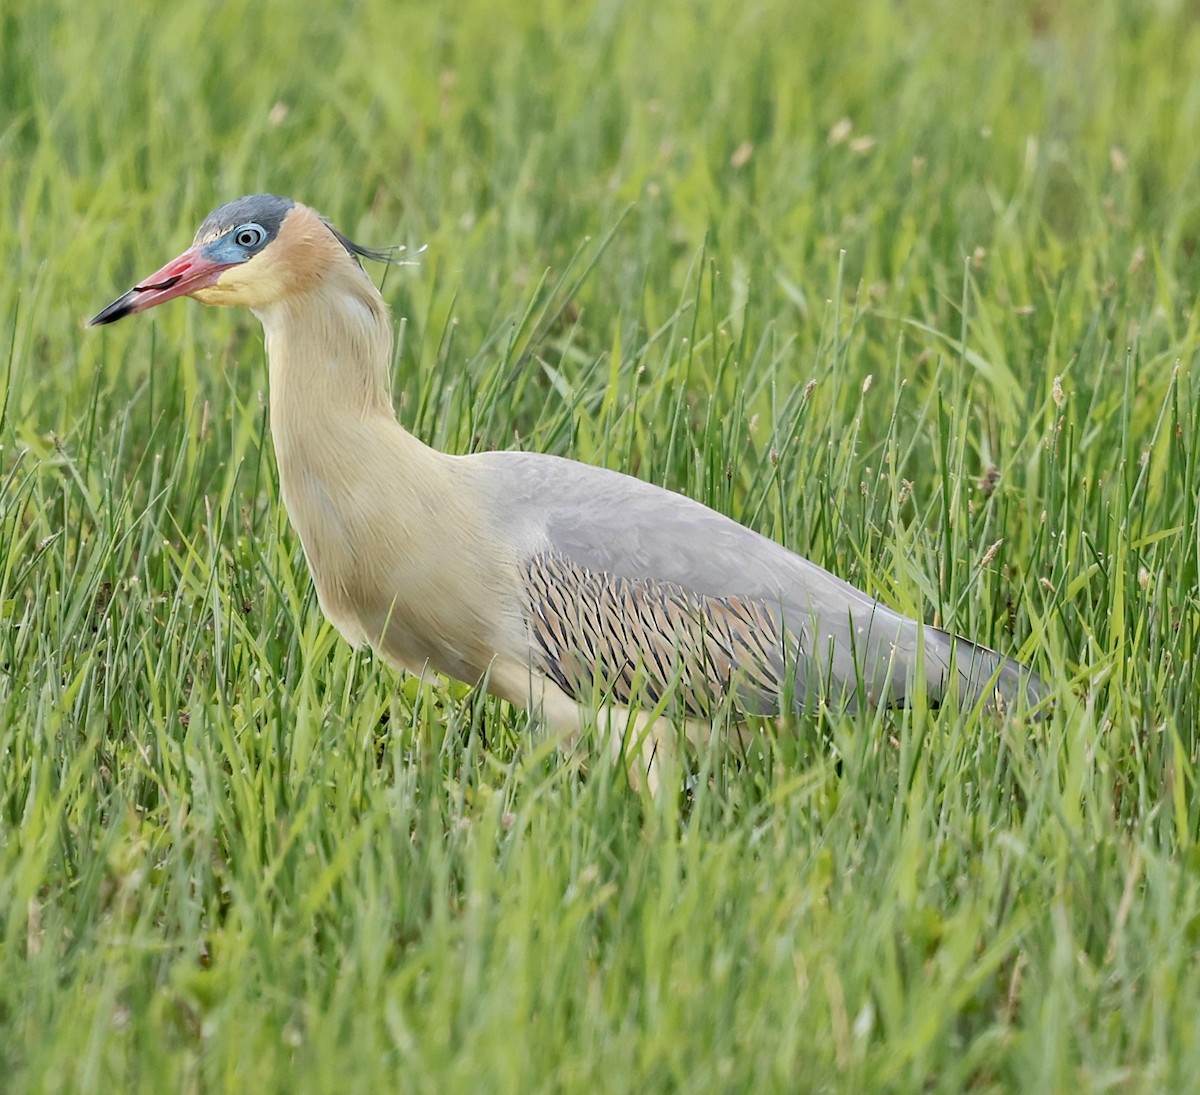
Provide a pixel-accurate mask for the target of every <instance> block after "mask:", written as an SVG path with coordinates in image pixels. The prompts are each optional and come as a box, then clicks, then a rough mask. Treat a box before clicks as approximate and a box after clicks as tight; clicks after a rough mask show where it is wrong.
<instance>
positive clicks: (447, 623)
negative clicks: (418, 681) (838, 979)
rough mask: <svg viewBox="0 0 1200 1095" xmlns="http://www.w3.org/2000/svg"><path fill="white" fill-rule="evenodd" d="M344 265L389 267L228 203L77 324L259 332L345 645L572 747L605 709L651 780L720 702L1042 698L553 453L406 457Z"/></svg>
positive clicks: (786, 555)
mask: <svg viewBox="0 0 1200 1095" xmlns="http://www.w3.org/2000/svg"><path fill="white" fill-rule="evenodd" d="M360 256H361V257H368V258H384V257H385V256H382V255H378V254H376V253H375V252H372V251H370V250H368V249H366V248H364V247H360V246H358V245H357V244H355V243H352V242H351V241H350V240H348V239H347V238H346V237H345V236H343V235H341V234H340V233H339V232H337V231H336V230H335V229H334V228H333V227H332V226H331V225H330V224H329V223H328V222H327V221H326V220H324V219H323V218H322V217H320V216H318V215H317V214H316V213H315V212H314V211H313V210H311V209H309V208H307V207H306V206H303V205H301V204H299V203H297V202H293V201H290V200H288V199H286V198H280V197H275V196H273V195H267V194H258V195H254V196H252V197H246V198H240V199H238V200H237V201H233V202H229V203H228V204H226V205H223V206H221V207H220V208H219V209H217V210H216V211H215V212H213V213H212V214H211V215H210V216H209V217H208V219H207V220H206V221H205V222H204V223H203V224H202V225H201V226H200V230H199V232H198V233H197V235H196V239H195V242H194V243H193V245H192V247H190V248H189V249H188V250H187V251H185V252H184V253H183V254H182V255H180V256H179V258H177V259H175V260H174V261H173V262H169V263H168V264H167V265H166V266H164V267H163V268H162V269H161V270H159V271H158V272H157V273H155V274H152V275H151V276H150V277H149V278H148V279H147V280H146V281H144V282H142V283H141V284H139V285H137V286H135V287H134V288H133V289H131V290H130V291H129V292H128V293H126V294H125V295H124V296H122V297H121V298H119V299H118V300H116V301H114V302H113V303H112V304H110V305H109V306H108V307H107V308H105V309H104V311H102V312H101V313H100V314H99V315H97V316H96V317H95V318H94V319H93V320H92V321H91V323H92V324H93V325H95V324H103V323H111V322H113V321H114V320H117V319H120V318H121V317H122V316H126V315H130V314H132V313H134V312H141V311H144V310H145V309H147V308H152V307H154V306H155V305H158V304H162V303H163V302H164V301H168V300H171V299H172V298H174V297H179V296H191V297H195V299H197V300H199V301H200V302H201V303H203V304H230V305H242V306H244V307H247V308H250V309H251V310H252V311H253V312H254V314H255V315H256V316H257V317H258V318H259V320H260V321H261V322H262V325H263V328H264V329H265V331H266V343H267V358H268V361H269V365H270V402H271V433H272V436H273V438H274V445H275V453H276V457H277V460H278V466H279V483H280V489H281V491H282V494H283V501H284V505H285V506H286V507H287V512H288V515H289V517H290V518H291V522H292V524H293V525H294V526H295V529H296V531H297V532H298V533H299V534H300V540H301V542H302V543H303V545H304V552H305V555H306V556H307V559H308V565H309V569H310V570H311V572H312V577H313V581H314V583H315V584H316V588H317V595H318V597H319V600H320V603H321V607H322V609H323V610H324V611H325V614H326V615H327V616H328V617H329V619H330V620H332V621H333V623H334V624H335V625H336V626H337V628H338V630H339V631H341V633H342V634H343V635H344V636H345V637H346V638H347V639H349V640H350V641H351V642H354V643H361V642H367V643H369V644H370V645H371V646H373V647H374V648H375V649H376V650H378V651H379V652H380V653H381V654H383V656H384V657H386V658H387V659H388V660H389V661H391V662H393V663H394V664H396V665H398V666H402V667H404V668H406V669H410V670H414V671H417V672H420V671H422V670H423V668H424V667H425V666H432V667H433V668H435V669H437V670H439V671H441V672H442V673H446V674H449V675H450V676H453V677H457V678H459V679H460V680H463V681H467V682H470V683H477V682H481V681H482V682H483V683H484V684H485V685H486V687H487V688H488V690H489V691H491V692H493V693H495V694H496V695H499V696H502V697H503V698H504V699H506V700H509V701H510V702H512V703H514V704H517V705H519V706H530V705H532V706H533V707H534V708H535V709H537V710H538V711H540V713H541V715H542V717H543V719H544V720H545V722H546V723H547V724H549V725H550V726H551V727H553V728H555V729H559V730H563V731H566V732H568V733H570V734H574V733H576V732H578V731H579V730H580V729H581V728H582V727H584V726H586V725H589V724H595V721H596V720H597V718H598V714H599V713H600V712H605V713H606V714H607V717H608V720H609V721H608V726H609V731H610V733H611V734H612V735H613V737H612V741H613V745H614V749H617V748H621V747H624V745H623V737H622V736H623V735H631V734H635V733H636V735H637V736H638V739H639V742H640V744H639V745H638V746H637V747H636V748H637V752H636V753H633V754H631V759H632V756H636V755H638V753H640V756H641V760H642V762H643V763H646V762H647V761H648V760H649V759H650V758H651V756H652V750H653V748H654V745H655V744H656V742H659V740H660V739H661V737H662V735H663V733H664V732H665V731H666V730H668V729H673V724H672V720H673V719H682V720H683V722H684V724H685V725H686V726H687V727H688V729H689V730H690V731H691V732H692V733H695V732H696V731H697V730H698V728H699V726H700V725H702V724H703V723H704V722H705V721H706V720H709V719H710V718H711V716H712V715H713V714H714V712H716V711H717V710H718V708H721V707H722V705H724V707H725V708H726V709H728V710H732V712H733V713H734V714H735V715H736V714H738V713H743V714H778V713H781V712H782V711H783V710H785V709H786V708H787V707H789V706H790V707H791V708H792V709H793V710H797V711H799V710H810V709H814V708H815V707H816V706H817V705H818V704H819V703H822V702H829V703H832V704H834V705H843V706H854V705H855V704H856V703H857V702H858V701H859V699H860V698H865V699H866V700H867V701H868V702H869V703H872V704H876V705H878V704H889V705H897V704H903V703H904V702H905V699H906V697H907V696H909V695H910V693H911V691H912V690H913V689H914V688H921V689H924V690H925V693H926V696H927V699H928V702H929V703H930V705H931V706H936V705H938V704H940V703H942V702H944V701H948V700H949V698H950V697H953V698H954V699H955V700H956V702H957V703H958V704H959V705H962V706H964V707H965V706H967V705H974V704H976V703H980V702H982V703H983V704H984V705H986V706H991V707H999V708H1001V709H1003V708H1005V707H1007V706H1009V705H1020V706H1025V705H1036V704H1038V703H1040V702H1041V701H1042V700H1043V699H1045V698H1046V696H1047V694H1048V690H1047V688H1046V686H1045V685H1044V684H1043V683H1042V682H1041V681H1040V680H1039V679H1038V678H1037V677H1036V676H1035V675H1034V674H1033V673H1032V672H1030V671H1029V670H1028V669H1027V668H1026V667H1024V666H1023V665H1021V664H1020V663H1018V662H1016V661H1013V660H1012V659H1010V658H1006V657H1004V656H1003V655H1000V654H997V653H995V652H993V651H991V650H987V649H985V648H983V647H980V646H977V645H975V644H973V643H971V642H969V641H967V640H966V639H962V638H958V637H956V636H953V635H950V634H948V633H946V632H943V631H940V630H938V629H936V628H934V627H929V626H925V625H922V624H920V623H918V622H917V621H915V620H911V619H908V618H906V617H904V616H902V615H900V614H898V613H896V612H894V611H893V610H892V609H890V608H888V607H886V606H885V605H883V604H881V603H880V602H879V601H877V600H875V599H874V598H873V597H869V596H867V595H866V594H865V593H862V592H860V591H859V590H857V589H855V588H854V587H853V586H851V585H848V584H847V583H846V582H844V581H842V580H841V579H840V578H837V577H834V575H832V574H830V573H828V572H827V571H825V570H823V569H822V568H821V567H819V566H817V565H816V564H814V563H811V562H809V561H808V560H806V559H803V558H801V557H800V556H798V555H795V554H793V553H792V552H790V551H788V550H786V549H785V548H783V547H781V546H780V545H779V544H777V543H775V542H774V541H772V540H768V539H766V538H765V537H763V536H760V535H759V534H758V533H756V532H752V531H750V530H749V529H747V528H744V527H743V526H741V525H739V524H737V523H736V522H734V521H732V520H730V519H729V518H727V517H724V516H722V515H721V514H719V513H716V512H714V511H713V510H711V509H708V508H707V507H705V506H703V505H701V504H700V503H698V502H694V501H692V500H691V499H688V498H685V497H683V496H682V495H679V494H675V493H673V492H671V491H668V490H664V489H662V488H660V487H656V486H653V485H651V484H650V483H646V482H643V481H641V480H639V479H634V478H632V477H630V476H628V475H622V474H619V473H617V472H613V471H607V470H605V469H602V468H597V467H591V466H589V465H586V464H581V463H577V462H575V461H572V460H565V459H562V458H560V457H556V456H546V455H539V454H535V453H524V452H487V453H477V454H474V455H470V456H450V455H447V454H445V453H441V452H438V451H436V450H434V449H432V448H429V447H428V446H427V445H424V444H422V443H421V442H420V441H418V440H417V439H416V438H415V437H413V436H412V435H411V434H409V433H408V432H407V431H406V430H404V429H403V428H402V427H401V426H400V424H399V423H398V422H397V421H396V416H395V414H394V412H393V409H392V402H391V394H390V391H389V362H390V360H391V348H392V329H391V324H390V320H389V316H388V311H387V308H386V306H385V305H384V302H383V299H382V297H381V296H380V295H379V292H378V291H377V290H376V288H375V286H374V284H372V282H371V280H370V278H368V277H367V275H366V274H365V273H364V272H363V269H362V267H361V266H360V264H359V261H358V260H359V257H360ZM626 744H627V743H626Z"/></svg>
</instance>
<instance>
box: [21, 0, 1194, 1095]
mask: <svg viewBox="0 0 1200 1095" xmlns="http://www.w3.org/2000/svg"><path fill="white" fill-rule="evenodd" d="M1198 62H1200V20H1198V19H1197V13H1196V11H1195V9H1194V5H1189V4H1186V3H1167V2H1160V3H1134V2H1132V0H1109V2H1105V3H1099V4H1096V3H1088V4H1084V3H1076V2H1072V0H1067V2H1064V3H1056V4H1046V3H1016V2H1005V3H996V4H989V5H962V4H953V3H947V2H944V0H915V2H911V3H904V4H896V3H889V2H884V0H855V2H853V3H850V4H846V5H829V4H815V3H808V2H804V3H790V2H784V0H760V2H756V3H751V4H726V3H720V4H703V3H686V2H681V0H669V2H665V3H660V4H656V5H637V4H632V3H627V2H614V3H595V4H567V3H556V2H553V0H546V2H544V3H519V2H515V0H513V2H507V3H500V4H495V3H489V4H484V3H480V2H478V0H466V2H464V3H461V4H457V5H453V6H445V7H444V8H441V9H439V8H435V7H434V6H431V5H417V4H403V3H390V2H386V0H362V2H359V3H342V4H325V5H319V4H296V3H291V4H284V3H279V2H268V3H263V4H259V5H254V6H253V7H252V8H247V7H246V6H243V5H221V4H211V5H208V4H177V5H172V6H170V7H163V6H161V5H159V6H155V5H149V4H139V3H133V4H125V5H121V6H117V5H111V4H90V5H85V4H80V3H43V2H39V3H36V4H35V3H31V2H28V0H14V2H10V3H9V4H7V5H6V6H5V8H4V10H3V12H2V13H0V210H2V215H0V256H3V259H4V269H5V275H6V276H5V277H4V278H3V280H0V336H2V337H0V345H2V346H3V347H4V353H3V355H2V356H0V362H3V363H4V369H3V375H2V377H0V380H2V382H3V397H2V399H0V474H2V475H3V477H4V493H3V498H2V501H0V610H2V612H3V634H2V636H0V659H2V662H3V673H2V675H0V700H2V704H3V706H2V709H0V811H2V813H0V1074H2V1075H4V1076H5V1077H6V1079H5V1080H4V1087H5V1089H6V1090H12V1091H25V1090H28V1091H109V1090H114V1089H128V1090H163V1089H178V1090H187V1091H209V1090H250V1089H253V1090H288V1091H299V1090H313V1091H322V1090H328V1091H345V1090H372V1089H392V1090H395V1089H400V1090H410V1089H411V1090H431V1091H452V1090H479V1089H481V1088H482V1089H486V1090H497V1091H501V1090H523V1091H525V1090H530V1089H534V1090H543V1089H544V1090H562V1089H565V1090H588V1091H598V1090H613V1091H626V1090H674V1089H683V1090H710V1089H713V1090H748V1089H751V1088H753V1089H755V1090H759V1089H764V1090H765V1089H771V1090H804V1089H810V1088H811V1089H816V1088H826V1089H829V1088H834V1089H837V1088H842V1089H847V1090H863V1089H880V1090H912V1089H915V1088H924V1089H930V1090H947V1091H959V1090H964V1089H969V1090H978V1091H983V1090H1011V1089H1014V1088H1017V1089H1022V1090H1061V1089H1063V1088H1064V1087H1066V1086H1068V1085H1071V1086H1076V1087H1079V1088H1081V1089H1083V1090H1103V1089H1108V1088H1114V1087H1115V1088H1119V1089H1123V1090H1155V1091H1161V1090H1171V1089H1174V1090H1187V1089H1188V1088H1189V1086H1190V1083H1191V1081H1192V1080H1193V1079H1194V1075H1195V1072H1196V1068H1197V1064H1198V1063H1200V1062H1198V1060H1197V1058H1198V1055H1200V1047H1198V1045H1197V1042H1196V1039H1195V1031H1194V1015H1195V1014H1196V1009H1197V1005H1200V988H1198V985H1197V980H1196V976H1195V973H1194V968H1195V960H1196V953H1195V949H1196V925H1197V924H1200V881H1198V876H1197V874H1196V867H1197V860H1196V854H1195V850H1194V843H1195V839H1196V836H1197V834H1198V833H1200V817H1198V815H1200V807H1197V805H1196V803H1195V793H1194V792H1195V765H1196V748H1197V747H1196V734H1195V725H1196V719H1197V715H1198V706H1200V705H1198V702H1197V700H1198V697H1197V681H1196V677H1195V669H1194V663H1195V658H1196V654H1197V634H1198V631H1200V604H1198V600H1197V587H1198V584H1200V581H1198V575H1200V566H1198V558H1200V521H1198V519H1197V496H1198V495H1200V471H1198V470H1197V452H1198V451H1200V425H1198V423H1200V418H1198V417H1197V394H1196V393H1197V385H1196V382H1195V379H1194V375H1193V373H1194V363H1195V359H1196V347H1197V309H1196V304H1195V298H1194V293H1193V286H1194V285H1195V284H1196V281H1197V263H1198V261H1200V258H1198V256H1197V253H1196V252H1197V243H1198V241H1200V188H1198V187H1197V182H1198V178H1200V171H1198V168H1200V144H1198V143H1197V141H1196V139H1195V135H1196V133H1197V132H1198V131H1200V76H1197V72H1198V71H1200V64H1198ZM264 190H265V191H272V192H276V193H282V194H287V195H289V196H292V197H295V198H296V199H298V200H301V201H304V202H306V203H307V204H310V205H313V206H314V207H316V208H317V209H319V210H321V211H322V212H323V213H325V214H327V215H328V216H330V217H331V218H333V220H334V221H335V223H337V224H338V225H339V226H340V227H341V228H342V229H343V230H345V231H346V232H347V233H349V234H350V235H352V236H353V237H354V238H356V239H359V240H361V241H362V242H364V243H366V244H370V245H376V246H378V245H385V244H391V243H399V244H404V245H407V246H408V247H409V248H410V249H411V250H412V251H413V252H416V251H417V249H418V248H421V247H424V248H425V250H424V251H423V252H422V253H421V254H420V255H419V257H418V258H417V259H416V260H415V263H416V265H414V266H398V267H395V268H392V269H389V270H388V271H386V273H385V272H382V271H379V270H375V271H373V273H375V274H376V275H377V276H378V277H379V278H380V279H382V282H383V289H384V294H385V296H386V297H387V298H388V300H389V302H390V303H391V304H392V306H393V309H394V311H395V314H396V316H397V321H398V323H399V325H400V335H401V337H400V340H399V344H398V349H397V354H396V360H395V387H396V393H397V404H398V408H399V413H400V417H401V420H402V421H403V422H404V423H405V424H406V425H408V426H409V427H410V428H412V429H414V430H415V431H416V432H417V433H418V434H419V435H420V436H422V437H423V438H424V439H426V440H428V441H430V442H431V443H435V444H438V445H441V446H444V447H448V448H451V449H454V450H456V451H466V450H468V449H471V448H486V447H512V446H520V447H527V448H535V449H538V450H541V451H553V452H561V453H565V454H569V455H574V456H576V457H579V458H581V459H586V460H590V461H593V462H598V463H605V464H608V465H609V466H613V467H619V468H622V469H624V470H628V471H632V472H634V473H636V474H638V475H641V476H643V477H645V478H648V479H651V480H653V481H656V482H659V483H662V484H664V485H667V486H670V487H673V488H675V489H679V490H683V491H685V492H687V493H689V494H691V495H693V496H695V497H698V498H700V499H702V500H704V501H706V502H708V503H709V504H712V505H715V506H717V507H718V508H720V509H721V510H723V511H724V512H727V513H730V514H731V515H733V516H735V517H737V518H738V519H740V520H743V521H745V522H747V523H749V524H751V525H753V526H754V527H756V528H759V529H760V530H762V531H764V532H766V533H767V534H769V535H772V536H775V537H777V538H780V539H782V540H784V541H785V542H786V543H788V544H789V545H790V546H792V547H794V548H796V549H797V550H800V551H802V552H803V553H805V554H807V555H809V556H810V557H812V558H814V559H816V560H817V561H818V562H820V563H822V564H824V565H826V566H828V567H830V568H831V569H834V570H835V571H837V572H838V573H839V574H841V575H842V576H844V577H846V578H848V579H850V580H852V581H855V582H857V583H859V584H861V585H864V586H865V587H867V588H869V589H871V590H872V591H873V592H875V593H878V594H880V595H882V596H883V597H885V598H886V599H887V600H888V601H889V602H891V603H892V604H895V605H896V606H897V607H900V608H902V609H904V610H905V611H908V612H911V613H913V614H916V615H921V616H923V617H924V618H926V619H929V620H936V621H938V622H940V623H942V624H943V625H945V626H950V627H954V628H957V629H958V630H961V631H964V632H966V633H968V634H970V635H972V636H973V637H976V638H978V639H981V640H983V641H986V642H989V643H991V644H993V645H996V646H999V647H1000V648H1002V649H1004V650H1006V651H1009V652H1013V653H1017V654H1019V655H1020V656H1022V657H1024V658H1026V659H1027V660H1029V661H1031V662H1032V663H1033V664H1034V665H1035V666H1036V667H1037V668H1038V670H1039V671H1040V672H1042V673H1043V674H1044V675H1046V676H1047V677H1048V678H1049V679H1052V680H1054V681H1056V682H1057V683H1058V684H1059V686H1060V688H1061V690H1062V693H1061V694H1062V701H1061V703H1060V706H1059V709H1058V711H1057V712H1056V714H1055V717H1054V718H1053V719H1052V720H1051V721H1050V722H1049V723H1048V724H1047V725H1045V726H1039V727H1037V728H1034V729H1033V730H1030V729H1029V728H1024V727H1020V726H1013V727H998V726H996V725H994V724H989V723H977V722H973V721H971V720H969V719H963V718H958V717H954V716H950V715H946V716H940V717H939V716H937V715H936V714H930V713H927V712H922V711H915V712H907V713H904V714H901V715H895V716H890V715H889V716H862V717H861V718H858V719H832V720H830V724H829V725H828V726H823V727H820V728H817V727H811V726H807V727H806V726H800V727H790V728H786V729H785V731H784V732H781V733H779V734H778V735H776V733H775V731H774V728H771V727H767V728H764V739H763V742H762V745H761V747H760V748H758V749H757V750H755V751H754V752H753V755H751V756H747V757H744V758H740V759H739V760H737V761H736V762H735V761H734V760H731V759H730V758H727V757H724V756H723V755H722V754H721V753H720V752H719V751H716V752H714V753H713V754H712V755H708V754H704V755H702V756H700V757H698V758H696V759H695V766H696V770H695V771H694V772H693V773H692V775H693V779H692V784H693V788H694V790H693V793H692V794H691V796H690V797H688V798H687V799H686V800H684V801H681V802H678V803H677V802H666V801H664V802H658V803H649V802H643V801H640V800H638V799H637V798H636V797H635V796H633V795H632V794H630V793H629V792H628V790H627V789H626V788H625V787H624V785H623V777H622V776H621V774H620V773H619V772H613V771H611V770H610V769H608V768H607V767H606V766H605V765H604V763H603V757H602V756H599V755H596V756H592V757H591V762H592V764H591V767H592V776H591V777H590V778H588V779H586V780H582V779H580V778H579V777H578V775H577V774H576V773H575V772H574V770H573V769H572V768H570V767H569V766H568V765H567V764H566V763H565V761H564V759H563V758H561V757H560V756H559V755H558V754H557V753H556V752H555V751H554V750H553V749H552V748H550V747H548V746H546V745H545V744H543V743H542V742H541V739H540V738H539V736H538V734H537V731H536V728H530V727H527V726H526V725H525V721H524V719H523V718H522V717H521V716H518V715H514V714H513V713H512V712H510V711H507V710H506V709H504V708H502V707H501V706H500V705H497V704H495V703H492V702H491V701H480V700H478V699H477V698H475V697H473V696H471V695H470V694H469V693H467V692H466V691H465V690H463V689H461V688H459V687H457V686H447V685H446V683H445V682H438V681H426V682H417V681H415V680H412V679H409V680H405V681H400V680H399V678H398V677H397V676H396V674H394V673H393V672H391V671H390V670H389V669H387V667H385V666H382V665H380V664H378V663H377V662H375V661H374V660H373V659H371V658H370V657H369V656H367V655H364V654H360V653H354V652H351V651H349V650H348V649H347V648H346V647H345V646H344V645H343V644H342V643H341V642H340V640H339V639H338V638H337V637H336V635H334V634H333V633H332V632H331V630H330V629H329V628H328V626H327V625H325V624H324V623H323V621H322V620H321V619H320V616H319V613H318V611H317V608H316V605H315V603H314V599H313V597H312V595H311V591H310V588H309V582H308V578H307V575H306V573H305V571H304V567H303V560H302V557H301V555H300V553H299V548H298V545H297V543H296V541H295V538H294V537H293V536H292V535H291V534H290V532H289V530H288V529H287V526H286V521H285V519H284V517H283V515H282V514H281V512H280V510H279V506H278V499H277V496H276V491H275V486H274V468H273V463H272V458H271V455H270V451H269V438H268V437H267V435H266V433H265V406H266V399H267V392H266V391H265V383H266V377H265V370H264V368H263V361H262V349H261V336H260V334H259V330H258V327H257V324H255V323H254V322H253V321H252V320H251V319H250V318H249V317H247V316H244V315H235V314H225V313H217V312H207V311H202V310H201V309H199V308H197V307H195V306H193V305H185V304H179V305H176V306H172V307H171V308H167V309H163V310H161V311H159V312H155V313H153V314H152V315H150V316H146V317H142V319H140V320H138V321H131V322H129V323H126V324H121V325H120V326H119V327H116V328H112V329H106V330H104V331H103V332H85V331H84V330H83V329H82V321H83V320H84V319H85V318H86V317H87V316H89V315H91V314H93V313H94V312H95V311H97V310H98V309H99V308H100V307H101V306H102V305H103V304H105V303H107V302H108V300H110V299H111V298H112V297H114V296H116V295H117V294H118V293H119V292H121V291H123V290H124V289H125V288H127V287H128V286H129V285H130V284H132V283H133V281H134V280H136V279H137V278H138V277H140V276H142V275H144V274H145V273H147V272H149V271H150V270H153V269H155V268H157V267H158V266H159V265H161V263H162V262H163V261H165V260H166V259H167V258H169V257H171V256H173V255H174V254H176V253H177V252H178V251H180V250H181V249H182V248H183V247H184V246H185V245H186V244H187V242H188V241H189V240H190V238H191V235H192V233H193V231H194V230H195V227H196V225H197V224H198V223H199V222H200V220H201V218H202V217H203V216H204V215H205V214H206V213H207V212H208V211H209V209H211V208H212V207H214V206H215V205H218V204H220V203H221V202H223V201H225V200H228V199H230V198H232V197H235V196H237V195H240V194H243V193H252V192H256V191H264Z"/></svg>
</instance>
